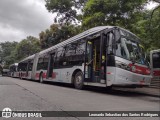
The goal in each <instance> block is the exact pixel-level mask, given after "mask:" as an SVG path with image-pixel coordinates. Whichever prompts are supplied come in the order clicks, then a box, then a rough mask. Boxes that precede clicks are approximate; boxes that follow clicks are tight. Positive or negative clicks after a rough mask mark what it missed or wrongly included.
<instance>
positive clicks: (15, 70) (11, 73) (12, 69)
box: [9, 63, 19, 77]
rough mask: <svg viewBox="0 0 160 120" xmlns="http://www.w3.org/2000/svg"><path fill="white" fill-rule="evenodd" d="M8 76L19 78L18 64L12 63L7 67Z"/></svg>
mask: <svg viewBox="0 0 160 120" xmlns="http://www.w3.org/2000/svg"><path fill="white" fill-rule="evenodd" d="M9 76H11V77H19V71H18V63H14V64H12V65H10V66H9Z"/></svg>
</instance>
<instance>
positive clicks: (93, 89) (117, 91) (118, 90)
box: [19, 79, 160, 98]
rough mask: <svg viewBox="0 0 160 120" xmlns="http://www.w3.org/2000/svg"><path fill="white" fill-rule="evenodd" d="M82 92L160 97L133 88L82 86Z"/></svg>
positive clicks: (72, 87) (48, 83)
mask: <svg viewBox="0 0 160 120" xmlns="http://www.w3.org/2000/svg"><path fill="white" fill-rule="evenodd" d="M19 80H20V79H19ZM23 80H26V79H23ZM26 81H32V82H37V83H38V82H39V81H35V80H26ZM43 84H47V85H56V86H59V87H67V88H70V89H75V88H74V86H73V85H71V84H66V83H57V82H48V81H45V82H44V83H43ZM135 89H136V88H135ZM83 90H85V91H90V92H96V93H101V94H108V95H115V96H122V97H142V96H148V97H158V98H159V97H160V95H154V94H150V93H143V92H142V91H140V92H139V91H134V88H133V91H132V90H131V89H130V90H129V91H128V90H127V89H126V88H113V89H112V90H107V89H106V88H104V87H95V86H84V89H83Z"/></svg>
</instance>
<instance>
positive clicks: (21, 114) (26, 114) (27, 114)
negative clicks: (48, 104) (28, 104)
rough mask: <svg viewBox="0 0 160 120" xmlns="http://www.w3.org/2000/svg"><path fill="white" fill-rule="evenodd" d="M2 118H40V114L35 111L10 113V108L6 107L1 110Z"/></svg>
mask: <svg viewBox="0 0 160 120" xmlns="http://www.w3.org/2000/svg"><path fill="white" fill-rule="evenodd" d="M2 117H3V118H10V117H13V118H16V117H18V118H24V117H25V118H26V117H29V118H35V117H36V118H39V117H42V114H41V112H36V111H28V112H27V111H26V112H25V111H24V112H22V111H15V112H14V111H12V110H11V108H9V107H6V108H4V109H3V110H2Z"/></svg>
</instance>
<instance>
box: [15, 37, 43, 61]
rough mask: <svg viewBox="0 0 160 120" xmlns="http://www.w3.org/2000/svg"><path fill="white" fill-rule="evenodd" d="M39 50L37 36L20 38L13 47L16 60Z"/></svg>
mask: <svg viewBox="0 0 160 120" xmlns="http://www.w3.org/2000/svg"><path fill="white" fill-rule="evenodd" d="M40 50H41V48H40V42H39V39H38V38H35V37H32V36H29V37H27V38H26V39H24V40H22V41H21V42H20V43H19V44H18V45H17V46H16V49H15V53H14V54H15V55H14V56H15V57H16V61H19V60H21V59H23V58H25V57H28V56H30V55H33V54H35V53H37V52H39V51H40Z"/></svg>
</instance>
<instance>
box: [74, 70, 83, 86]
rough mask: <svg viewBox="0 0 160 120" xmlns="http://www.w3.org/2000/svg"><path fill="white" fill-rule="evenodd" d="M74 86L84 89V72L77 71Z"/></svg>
mask: <svg viewBox="0 0 160 120" xmlns="http://www.w3.org/2000/svg"><path fill="white" fill-rule="evenodd" d="M74 87H75V88H76V89H82V88H83V73H82V72H80V71H79V72H77V73H76V75H75V78H74Z"/></svg>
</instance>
